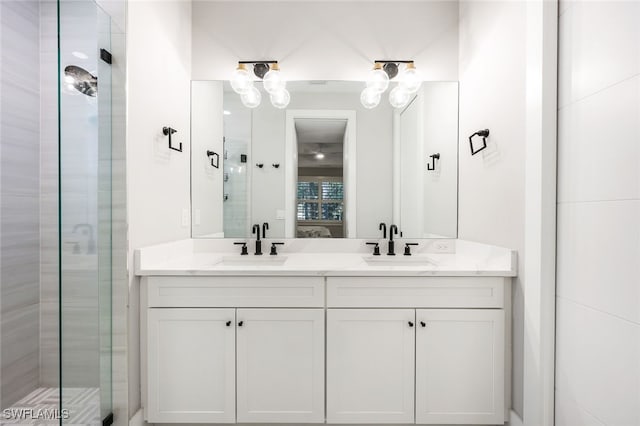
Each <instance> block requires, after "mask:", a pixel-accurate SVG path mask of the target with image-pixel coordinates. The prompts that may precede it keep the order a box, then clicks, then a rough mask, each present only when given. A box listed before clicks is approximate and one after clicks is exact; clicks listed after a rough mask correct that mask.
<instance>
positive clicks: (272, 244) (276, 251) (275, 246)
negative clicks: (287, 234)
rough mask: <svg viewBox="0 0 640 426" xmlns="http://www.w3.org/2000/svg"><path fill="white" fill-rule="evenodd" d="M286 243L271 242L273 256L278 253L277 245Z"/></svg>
mask: <svg viewBox="0 0 640 426" xmlns="http://www.w3.org/2000/svg"><path fill="white" fill-rule="evenodd" d="M283 245H284V243H271V253H269V254H270V255H271V256H276V255H277V254H278V250H277V246H283Z"/></svg>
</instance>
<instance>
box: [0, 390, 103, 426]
mask: <svg viewBox="0 0 640 426" xmlns="http://www.w3.org/2000/svg"><path fill="white" fill-rule="evenodd" d="M62 410H68V416H64V414H65V413H64V412H60V389H59V388H38V389H36V390H35V391H33V392H31V393H30V394H29V395H27V396H26V397H24V398H22V399H21V400H20V401H18V402H16V403H15V404H13V406H11V407H9V408H5V409H4V410H2V413H0V425H14V426H15V425H30V426H34V425H35V426H52V425H59V424H60V420H59V419H58V418H57V417H56V418H54V419H51V417H52V416H56V415H57V416H61V415H62V417H63V420H62V424H63V425H69V426H96V425H101V424H102V420H101V419H100V389H98V388H64V389H63V395H62ZM65 417H66V418H65Z"/></svg>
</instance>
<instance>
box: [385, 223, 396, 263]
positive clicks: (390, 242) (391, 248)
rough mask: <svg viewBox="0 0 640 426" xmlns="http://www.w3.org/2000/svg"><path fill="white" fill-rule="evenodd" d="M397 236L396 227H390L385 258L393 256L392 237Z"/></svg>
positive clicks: (393, 243)
mask: <svg viewBox="0 0 640 426" xmlns="http://www.w3.org/2000/svg"><path fill="white" fill-rule="evenodd" d="M394 235H398V227H397V226H396V225H391V226H390V227H389V250H388V251H387V256H395V255H396V252H395V242H394V241H393V236H394Z"/></svg>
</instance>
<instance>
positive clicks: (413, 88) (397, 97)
mask: <svg viewBox="0 0 640 426" xmlns="http://www.w3.org/2000/svg"><path fill="white" fill-rule="evenodd" d="M401 64H405V69H404V70H402V72H399V68H400V65H401ZM398 74H400V76H399V79H398V85H397V86H396V87H394V88H393V89H392V90H391V92H390V93H389V103H390V104H391V106H393V107H394V108H404V107H406V106H407V105H408V104H409V102H410V101H411V98H412V95H413V94H414V93H416V92H417V91H418V89H420V86H421V85H422V80H420V76H419V74H418V70H417V69H416V66H415V64H414V62H413V61H408V60H378V61H375V62H374V67H373V69H372V70H371V71H369V75H368V77H367V87H366V88H365V89H364V90H363V91H362V93H361V94H360V102H361V103H362V106H364V107H365V108H367V109H372V108H375V107H376V106H378V104H379V103H380V98H381V95H382V93H384V92H385V91H386V90H387V88H388V87H389V81H390V80H393V79H394V78H395V77H396V76H398Z"/></svg>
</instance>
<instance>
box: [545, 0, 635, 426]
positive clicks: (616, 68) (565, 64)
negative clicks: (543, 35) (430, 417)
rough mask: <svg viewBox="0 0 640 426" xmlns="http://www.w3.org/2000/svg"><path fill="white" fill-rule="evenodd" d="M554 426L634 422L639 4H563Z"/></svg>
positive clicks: (626, 425)
mask: <svg viewBox="0 0 640 426" xmlns="http://www.w3.org/2000/svg"><path fill="white" fill-rule="evenodd" d="M560 11H561V16H560V31H559V37H560V52H559V53H560V61H559V63H560V66H559V117H558V118H559V121H558V129H559V132H558V135H559V138H558V262H557V314H556V315H557V317H556V321H557V336H556V424H557V425H558V426H574V425H586V426H590V425H618V426H637V425H640V410H639V409H638V407H639V406H640V262H639V260H640V223H639V220H638V218H640V26H638V24H637V23H638V22H640V2H636V1H626V2H625V1H589V2H588V1H571V2H563V1H561V4H560Z"/></svg>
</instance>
